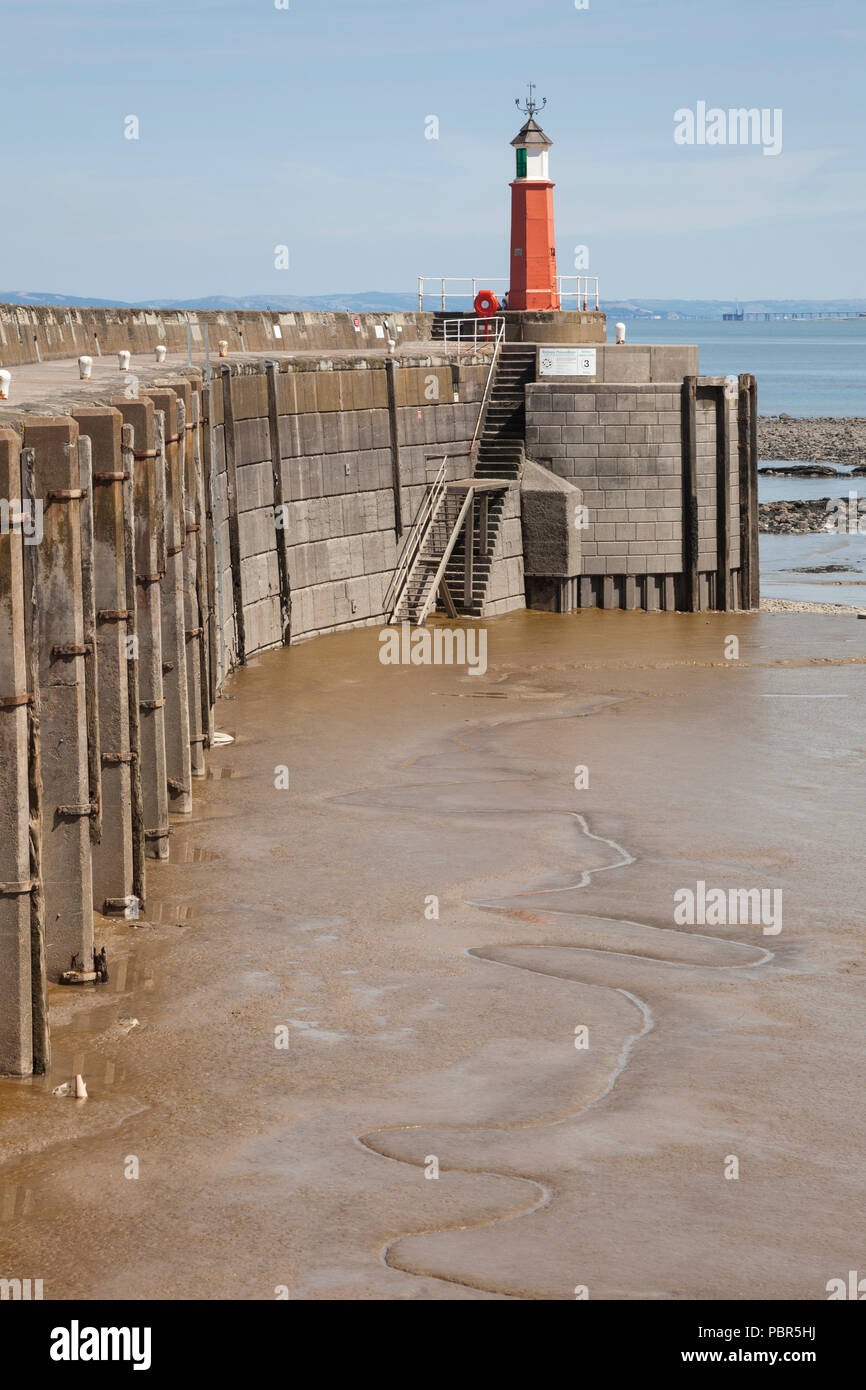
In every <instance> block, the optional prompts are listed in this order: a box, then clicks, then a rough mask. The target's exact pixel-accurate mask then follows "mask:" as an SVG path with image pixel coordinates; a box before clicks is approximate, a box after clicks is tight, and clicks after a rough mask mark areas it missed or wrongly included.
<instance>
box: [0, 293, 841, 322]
mask: <svg viewBox="0 0 866 1390" xmlns="http://www.w3.org/2000/svg"><path fill="white" fill-rule="evenodd" d="M435 302H436V301H435V298H434V297H431V299H430V305H431V307H432V306H434V305H435ZM0 303H2V304H21V305H48V306H51V307H56V308H95V309H106V308H119V309H247V310H266V309H271V310H275V311H283V312H292V311H297V310H303V309H308V310H312V311H315V310H330V311H336V312H339V311H341V310H351V311H353V312H355V313H357V312H366V313H389V312H392V311H395V310H401V309H402V310H412V309H417V307H418V296H417V294H414V293H412V292H406V291H403V290H394V291H391V292H389V291H387V290H363V291H360V292H350V293H346V294H320V295H297V294H270V295H269V294H249V295H244V296H242V297H241V298H237V299H233V298H231V297H230V296H228V295H220V294H215V295H209V296H204V297H202V298H201V299H162V300H160V299H147V300H139V301H137V302H136V303H134V304H129V303H124V302H123V301H122V300H117V299H83V298H81V297H79V296H76V295H64V294H48V293H46V292H44V291H41V290H0ZM468 307H469V300H468V298H467V299H466V301H465V302H464V301H461V300H452V302H451V308H452V310H453V312H454V313H459V312H460V310H461V308H463V309H466V308H468ZM601 307H602V309H603V310H604V311H605V313H606V314H607V315H608V317H609V318H622V319H674V320H675V319H720V318H721V317H722V315H723V314H729V313H732V312H733V311H734V310H736V309H740V310H744V311H745V312H746V313H768V314H808V313H820V314H866V299H763V300H759V299H750V300H742V301H740V302H739V303H737V302H736V301H735V300H732V299H612V300H606V301H604V302H603V303H602V306H601Z"/></svg>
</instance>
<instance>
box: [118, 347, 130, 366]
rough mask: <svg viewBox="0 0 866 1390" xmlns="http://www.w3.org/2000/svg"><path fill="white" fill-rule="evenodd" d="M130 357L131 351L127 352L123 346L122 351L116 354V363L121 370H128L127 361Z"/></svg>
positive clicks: (128, 361)
mask: <svg viewBox="0 0 866 1390" xmlns="http://www.w3.org/2000/svg"><path fill="white" fill-rule="evenodd" d="M131 358H132V353H131V352H129V351H128V349H127V348H123V349H122V351H121V352H119V353H118V354H117V365H118V367H119V368H120V370H121V371H122V372H128V371H129V363H130V360H131Z"/></svg>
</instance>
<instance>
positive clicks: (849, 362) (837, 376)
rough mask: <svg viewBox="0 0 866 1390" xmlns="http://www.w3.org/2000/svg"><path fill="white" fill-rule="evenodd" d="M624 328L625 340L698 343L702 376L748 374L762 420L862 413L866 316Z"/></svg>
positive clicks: (683, 322) (699, 321) (865, 412)
mask: <svg viewBox="0 0 866 1390" xmlns="http://www.w3.org/2000/svg"><path fill="white" fill-rule="evenodd" d="M626 329H627V340H628V342H630V343H696V344H697V345H698V347H699V348H700V370H701V373H702V374H703V375H704V376H729V375H731V374H734V375H737V374H739V373H740V372H753V373H754V374H755V376H756V377H757V378H758V409H759V411H760V413H761V414H762V415H779V414H781V413H782V412H783V411H784V412H787V413H788V414H789V415H798V416H816V415H831V416H836V417H839V416H846V417H851V416H864V415H866V319H847V320H845V321H837V322H832V321H829V320H826V321H821V320H818V321H815V320H813V321H809V320H796V321H795V320H791V319H788V320H780V321H779V322H776V323H724V322H722V321H720V320H706V319H682V320H678V321H673V322H671V321H655V320H650V321H647V322H643V321H630V322H629V323H628V324H627V325H626ZM608 336H609V338H611V339H612V337H613V318H612V317H611V319H610V321H609V324H608Z"/></svg>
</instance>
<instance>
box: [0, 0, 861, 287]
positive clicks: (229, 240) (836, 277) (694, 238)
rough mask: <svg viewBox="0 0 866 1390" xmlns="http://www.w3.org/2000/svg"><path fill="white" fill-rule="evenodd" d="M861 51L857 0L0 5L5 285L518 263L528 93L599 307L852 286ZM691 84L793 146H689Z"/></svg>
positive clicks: (225, 279)
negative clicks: (518, 192) (280, 255)
mask: <svg viewBox="0 0 866 1390" xmlns="http://www.w3.org/2000/svg"><path fill="white" fill-rule="evenodd" d="M864 41H866V5H864V3H863V0H814V3H812V2H811V0H810V2H809V3H807V2H806V0H728V3H726V4H725V5H719V4H716V3H711V0H658V3H655V2H654V0H590V8H589V9H588V10H577V9H575V6H574V0H534V2H533V3H530V2H529V0H438V3H435V4H433V3H419V0H291V8H290V9H289V10H278V9H276V7H275V4H274V0H0V44H2V52H3V80H2V83H0V131H2V140H0V150H2V155H0V163H2V187H3V191H4V198H3V216H2V221H0V285H2V287H3V288H5V289H25V288H26V289H31V290H45V291H54V292H62V293H67V294H80V295H93V296H96V297H99V298H118V299H123V300H136V299H147V298H152V299H154V300H159V299H164V298H174V299H179V298H193V297H194V296H198V295H202V296H203V295H210V294H227V295H242V294H256V293H262V294H266V293H273V294H305V293H309V294H326V293H329V292H338V291H349V290H356V291H360V290H374V289H378V290H408V291H411V290H412V289H413V288H414V285H415V280H416V276H417V275H418V273H419V272H423V273H424V274H428V275H438V274H450V275H473V274H474V275H479V276H482V277H483V276H487V275H489V276H492V275H497V274H503V273H504V272H505V269H506V266H507V260H508V235H509V221H508V217H509V212H508V209H509V189H508V183H509V180H510V178H511V177H512V161H513V153H512V151H511V149H510V147H509V142H510V140H511V138H512V137H513V135H514V134H515V133H516V131H517V129H518V126H519V124H520V121H521V118H520V116H519V114H518V112H517V111H516V109H515V106H514V97H515V96H517V95H518V94H521V95H522V94H523V93H524V92H525V84H526V82H527V81H529V80H532V81H534V82H536V83H537V86H538V92H539V94H540V95H546V96H547V97H548V107H547V109H546V110H545V112H544V115H543V117H542V120H543V124H544V127H545V129H546V130H547V132H548V134H549V135H550V137H551V138H552V139H553V141H554V147H553V150H552V151H551V177H552V178H553V179H554V180H555V182H556V185H557V187H556V192H555V195H554V197H555V207H556V221H557V244H558V252H559V269H560V272H561V273H563V274H565V273H568V272H569V271H571V270H572V269H573V264H572V261H573V248H574V246H575V245H576V244H579V243H585V244H587V245H588V246H589V248H590V270H591V272H592V273H594V274H597V275H599V277H600V280H601V290H602V295H603V296H604V297H606V298H619V297H624V296H627V295H633V296H636V297H674V296H676V297H695V298H697V297H701V298H710V297H716V298H726V297H730V296H734V295H739V296H740V297H744V298H756V297H759V296H760V297H764V298H777V299H780V298H787V297H811V298H827V297H843V296H845V297H850V296H858V297H863V296H866V269H864V258H866V238H864V235H863V230H864V213H866V180H864V150H866V115H864V102H863V71H864V67H866V42H864ZM699 100H703V101H706V102H707V103H708V104H709V105H710V106H720V107H724V108H729V107H739V106H748V107H752V106H756V107H759V108H763V107H769V108H775V107H780V108H781V109H782V111H783V149H782V153H781V154H780V155H779V156H778V158H770V157H766V156H764V155H763V154H762V152H761V149H760V148H755V147H748V148H743V147H733V148H711V147H707V146H703V147H693V148H686V147H682V146H677V145H675V144H674V141H673V130H674V119H673V116H674V112H675V111H676V110H677V109H678V108H681V107H691V108H694V107H695V105H696V103H697V102H698V101H699ZM128 115H136V116H138V118H139V120H140V127H141V138H140V140H138V141H131V140H126V139H124V133H123V131H124V117H126V116H128ZM429 115H436V116H437V117H438V119H439V123H440V124H439V132H440V138H439V139H438V140H436V141H434V140H427V139H425V138H424V123H425V118H426V117H427V116H429ZM283 243H284V244H286V245H288V247H289V248H290V267H289V269H288V270H282V271H281V270H276V269H275V268H274V254H273V251H274V246H275V245H277V244H283Z"/></svg>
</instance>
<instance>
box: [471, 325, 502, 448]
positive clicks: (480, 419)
mask: <svg viewBox="0 0 866 1390" xmlns="http://www.w3.org/2000/svg"><path fill="white" fill-rule="evenodd" d="M504 338H505V320H504V319H503V320H502V332H501V333H499V334H498V335H497V338H496V343H495V346H494V348H493V358H492V360H491V363H490V370H489V372H488V373H487V380H486V382H485V383H484V392H483V394H482V397H481V404H480V406H479V407H478V418H477V419H476V421H475V432H474V433H473V435H472V443H471V444H470V445H469V454H470V457H471V458H472V463H473V466H474V463H475V448H476V445H477V443H478V436H479V434H480V433H481V426H482V424H483V422H484V416H485V412H486V410H487V402H488V400H489V398H490V388H491V386H492V385H493V378H494V376H495V375H496V363H497V362H498V361H499V350H500V348H501V347H502V343H503V341H504Z"/></svg>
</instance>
